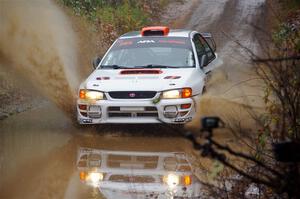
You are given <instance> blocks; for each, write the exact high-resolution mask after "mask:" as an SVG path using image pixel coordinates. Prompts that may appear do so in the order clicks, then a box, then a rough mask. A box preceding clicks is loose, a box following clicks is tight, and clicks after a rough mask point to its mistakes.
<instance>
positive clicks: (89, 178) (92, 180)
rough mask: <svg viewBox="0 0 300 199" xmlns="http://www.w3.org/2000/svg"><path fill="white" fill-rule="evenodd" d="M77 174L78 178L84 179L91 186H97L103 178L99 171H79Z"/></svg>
mask: <svg viewBox="0 0 300 199" xmlns="http://www.w3.org/2000/svg"><path fill="white" fill-rule="evenodd" d="M79 176H80V180H82V181H85V182H86V183H87V184H88V185H91V186H93V187H97V186H99V184H100V182H101V181H102V180H103V178H104V176H103V173H99V172H85V171H81V172H80V174H79Z"/></svg>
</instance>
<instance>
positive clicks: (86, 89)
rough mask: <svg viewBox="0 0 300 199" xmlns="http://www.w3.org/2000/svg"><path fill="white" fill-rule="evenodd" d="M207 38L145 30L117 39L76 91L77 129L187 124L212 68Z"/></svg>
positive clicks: (161, 29)
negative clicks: (105, 124)
mask: <svg viewBox="0 0 300 199" xmlns="http://www.w3.org/2000/svg"><path fill="white" fill-rule="evenodd" d="M215 48H216V47H215V42H214V41H213V39H212V37H211V34H209V33H198V32H196V31H190V30H170V29H169V28H168V27H160V26H154V27H145V28H143V29H142V30H141V31H135V32H129V33H127V34H124V35H122V36H121V37H120V38H118V39H117V40H116V41H115V42H114V43H113V45H112V46H111V47H110V49H109V50H108V51H107V53H106V54H105V55H104V57H103V59H101V58H98V59H96V60H95V61H94V63H93V64H94V68H95V70H94V72H93V73H92V74H91V75H90V76H89V77H88V78H87V79H86V80H85V81H84V82H83V83H82V84H81V85H80V88H79V96H78V100H77V115H78V121H79V123H80V124H100V123H161V122H164V123H170V124H183V123H186V122H189V121H191V120H192V118H193V116H194V115H195V112H196V103H195V102H196V100H197V97H199V96H200V95H201V94H202V92H203V90H204V88H205V79H206V75H207V73H209V72H210V71H211V70H212V68H213V67H214V65H215V64H216V63H217V61H216V60H217V55H216V54H215Z"/></svg>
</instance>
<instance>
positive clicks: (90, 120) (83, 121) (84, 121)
mask: <svg viewBox="0 0 300 199" xmlns="http://www.w3.org/2000/svg"><path fill="white" fill-rule="evenodd" d="M80 123H83V124H90V123H93V120H92V119H80Z"/></svg>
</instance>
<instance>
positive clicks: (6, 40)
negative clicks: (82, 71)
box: [0, 0, 79, 113]
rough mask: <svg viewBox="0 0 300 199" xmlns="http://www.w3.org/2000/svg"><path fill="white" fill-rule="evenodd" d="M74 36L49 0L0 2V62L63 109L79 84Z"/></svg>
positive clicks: (69, 108) (69, 107)
mask: <svg viewBox="0 0 300 199" xmlns="http://www.w3.org/2000/svg"><path fill="white" fill-rule="evenodd" d="M76 56H77V54H76V37H75V34H74V32H73V30H72V26H71V24H70V23H69V21H68V19H67V18H66V16H65V15H64V13H63V12H62V11H61V10H60V9H59V8H58V7H57V6H56V5H55V4H54V3H53V2H52V1H50V0H42V1H41V0H26V1H20V0H9V1H6V0H2V1H1V2H0V62H1V58H2V59H5V60H9V63H11V65H9V66H5V67H13V69H14V71H15V72H16V73H18V74H22V75H24V76H25V77H27V78H28V79H29V80H31V81H32V82H34V85H36V86H37V88H38V89H39V90H41V91H42V92H43V93H44V94H45V95H46V96H47V97H48V98H49V99H50V100H51V101H53V102H54V103H56V104H57V105H58V106H59V107H60V108H62V109H63V110H64V111H65V112H67V113H70V111H72V109H73V101H74V94H75V89H76V88H77V87H78V83H79V78H78V74H77V71H78V70H77V60H76Z"/></svg>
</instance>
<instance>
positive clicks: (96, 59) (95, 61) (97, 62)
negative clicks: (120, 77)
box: [92, 57, 101, 69]
mask: <svg viewBox="0 0 300 199" xmlns="http://www.w3.org/2000/svg"><path fill="white" fill-rule="evenodd" d="M100 62H101V57H96V58H95V59H94V60H93V62H92V63H93V68H94V69H96V68H97V67H98V65H99V64H100Z"/></svg>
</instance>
